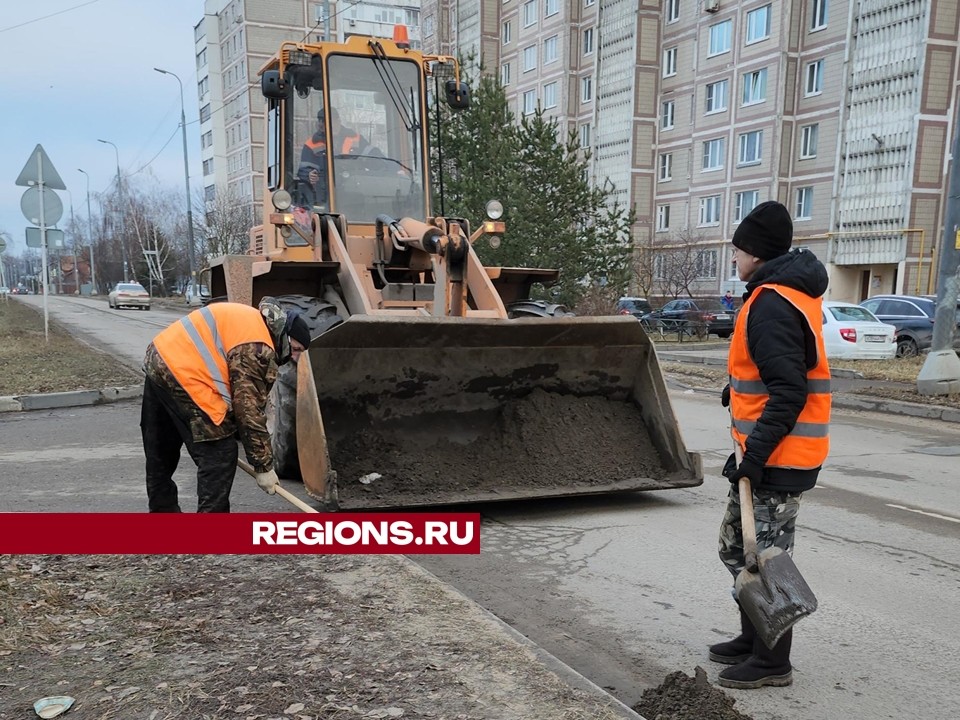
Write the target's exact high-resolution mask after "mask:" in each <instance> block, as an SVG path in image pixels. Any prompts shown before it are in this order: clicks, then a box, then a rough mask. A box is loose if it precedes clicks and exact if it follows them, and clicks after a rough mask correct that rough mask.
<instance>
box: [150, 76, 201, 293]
mask: <svg viewBox="0 0 960 720" xmlns="http://www.w3.org/2000/svg"><path fill="white" fill-rule="evenodd" d="M154 70H156V71H157V72H158V73H161V74H163V75H172V76H173V77H174V78H176V80H177V84H178V85H179V86H180V129H181V131H182V134H183V179H184V182H185V183H186V186H187V243H188V245H189V247H188V255H187V257H188V261H189V265H190V284H191V285H193V284H194V283H195V282H196V278H195V277H194V272H195V270H194V267H195V266H194V257H193V252H194V250H193V210H192V205H193V203H192V202H191V200H190V163H189V161H188V160H187V114H186V112H185V111H184V106H183V83H182V82H181V81H180V76H179V75H177V74H176V73H174V72H170V71H169V70H162V69H160V68H157V67H155V68H154Z"/></svg>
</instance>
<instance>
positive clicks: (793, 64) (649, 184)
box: [423, 0, 958, 300]
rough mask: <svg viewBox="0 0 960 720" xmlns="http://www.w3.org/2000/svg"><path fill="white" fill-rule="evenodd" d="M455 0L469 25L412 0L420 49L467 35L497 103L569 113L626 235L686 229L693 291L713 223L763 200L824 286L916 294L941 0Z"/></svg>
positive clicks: (941, 100) (929, 242) (435, 2)
mask: <svg viewBox="0 0 960 720" xmlns="http://www.w3.org/2000/svg"><path fill="white" fill-rule="evenodd" d="M470 2H472V3H474V4H475V5H476V7H474V6H473V5H471V6H470V9H469V19H472V20H471V21H472V22H473V23H474V25H476V24H477V23H479V26H478V27H472V26H471V27H465V25H468V24H469V23H468V14H467V12H465V11H464V8H465V7H466V5H465V3H464V2H462V0H461V2H459V3H457V2H455V1H454V2H451V1H450V0H425V2H424V9H423V14H424V24H425V32H424V44H425V47H426V48H427V49H428V50H441V51H444V52H455V51H456V48H457V47H459V51H460V52H461V54H466V53H469V52H471V51H472V52H474V53H476V54H477V55H479V56H481V59H482V62H483V66H484V68H485V69H486V70H487V71H490V72H492V71H494V70H495V69H497V70H499V72H500V77H501V80H502V82H503V84H504V85H505V86H506V90H507V94H508V99H509V101H510V103H511V104H512V109H513V110H514V112H515V113H517V114H518V115H519V114H523V113H525V112H531V111H532V110H533V109H534V108H535V107H536V105H537V103H538V102H539V103H540V104H541V105H542V106H543V107H544V108H545V109H546V110H547V112H548V114H551V115H554V116H556V117H557V118H558V119H560V120H561V122H562V123H566V124H567V125H568V126H569V127H576V128H578V130H579V132H580V137H581V140H582V144H583V145H584V146H586V147H589V148H590V149H591V152H592V156H593V160H592V171H593V174H594V177H595V180H596V181H598V182H602V181H603V180H605V179H609V180H610V181H611V182H612V183H614V185H615V187H616V189H617V195H618V198H619V199H621V201H624V202H626V203H628V204H630V205H632V206H633V207H634V208H635V210H636V213H637V225H636V227H635V233H634V236H635V239H636V242H637V245H638V246H639V247H641V248H646V249H648V250H649V251H650V252H651V253H653V254H654V255H656V254H657V253H658V252H661V253H665V252H668V249H669V248H670V247H671V246H677V245H682V244H690V243H694V244H697V245H699V246H702V250H701V251H700V253H699V262H698V267H699V271H700V274H701V276H702V277H701V278H700V280H698V281H697V283H696V287H694V288H693V289H694V290H695V291H698V292H704V293H708V292H718V291H720V290H721V289H722V288H725V287H727V286H729V285H730V277H731V274H732V269H731V265H730V258H731V253H730V248H729V242H728V240H729V238H730V237H731V236H732V234H733V231H734V230H735V228H736V226H737V224H738V223H739V222H740V220H741V219H742V218H743V217H744V216H745V215H746V214H747V213H748V212H749V211H750V209H751V208H753V207H754V206H755V205H757V204H758V203H760V202H763V201H764V200H770V199H775V200H779V201H781V202H783V203H784V204H785V205H787V207H788V208H789V209H790V211H791V214H792V215H793V217H794V233H795V238H796V240H795V244H796V245H803V246H805V247H808V248H810V249H811V250H813V251H814V252H816V253H817V255H818V256H819V257H821V259H823V260H824V261H825V262H826V263H827V266H828V269H829V271H830V276H831V285H830V290H829V291H828V292H829V297H831V298H832V299H838V300H860V299H863V298H865V297H868V296H869V295H871V294H876V293H879V292H915V293H926V292H935V290H936V288H935V260H936V257H935V252H936V248H938V247H939V244H940V242H941V235H942V222H943V214H944V203H945V185H946V182H945V180H946V177H947V170H948V168H947V163H948V148H949V145H950V142H949V140H950V138H951V137H952V133H953V131H954V120H953V118H954V116H955V113H956V98H957V78H958V72H957V70H958V67H957V65H958V54H957V34H958V33H957V29H958V24H957V23H958V8H957V5H958V3H957V0H932V1H930V2H927V1H925V0H904V1H900V0H897V1H894V0H865V1H864V2H859V3H852V2H851V1H850V0H749V1H747V2H738V3H735V2H732V1H731V0H664V2H663V3H660V2H653V1H652V0H639V1H637V0H634V1H633V2H627V0H563V1H561V0H528V1H527V2H524V1H523V0H505V1H504V2H501V1H500V0H470ZM458 5H459V7H460V10H461V17H460V21H459V23H458V22H457V17H456V8H457V6H458ZM434 23H435V26H434ZM428 26H429V28H430V31H431V32H429V33H428V32H427V31H426V28H427V27H428ZM494 26H498V27H499V34H500V37H499V38H498V40H499V42H490V41H489V40H488V37H489V35H490V29H491V28H492V27H494ZM434 30H435V32H434ZM444 32H445V34H444ZM458 36H459V37H460V38H461V39H462V41H461V43H460V44H459V46H458V45H457V43H456V37H458ZM464 40H469V42H470V43H472V44H469V45H465V44H464V42H463V41H464ZM444 43H446V44H444ZM554 43H556V46H558V47H559V48H560V49H559V50H558V51H557V52H556V55H554V50H553V47H554ZM546 57H550V58H551V61H550V62H546V61H545V59H544V58H546ZM554 58H555V59H554ZM554 68H556V71H554ZM553 83H556V84H557V89H556V90H553V89H549V88H550V86H551V85H552V84H553ZM555 99H556V104H554V100H555ZM654 267H655V268H656V267H657V265H656V264H655V265H654Z"/></svg>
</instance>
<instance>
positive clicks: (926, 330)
mask: <svg viewBox="0 0 960 720" xmlns="http://www.w3.org/2000/svg"><path fill="white" fill-rule="evenodd" d="M860 305H861V307H865V308H866V309H867V310H869V311H870V312H872V313H873V314H874V315H876V317H877V319H878V320H880V321H881V322H885V323H888V324H889V325H893V326H894V327H895V328H896V329H897V332H896V337H897V357H913V356H915V355H918V354H919V353H921V352H923V351H924V350H929V349H930V346H931V345H932V344H933V320H934V317H935V316H936V312H937V299H936V298H935V297H931V296H926V297H924V296H920V295H874V296H873V297H872V298H868V299H867V300H864V301H863V302H862V303H860ZM957 321H958V322H957V328H958V330H960V308H958V312H957ZM953 347H954V349H958V348H960V333H958V334H957V335H955V336H954V339H953Z"/></svg>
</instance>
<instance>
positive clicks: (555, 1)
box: [543, 0, 560, 17]
mask: <svg viewBox="0 0 960 720" xmlns="http://www.w3.org/2000/svg"><path fill="white" fill-rule="evenodd" d="M558 12H560V0H544V3H543V16H544V17H550V16H551V15H556V14H557V13H558Z"/></svg>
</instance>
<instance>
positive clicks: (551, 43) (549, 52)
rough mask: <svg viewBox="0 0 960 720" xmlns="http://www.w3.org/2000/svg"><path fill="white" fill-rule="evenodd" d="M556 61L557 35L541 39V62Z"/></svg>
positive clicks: (545, 63)
mask: <svg viewBox="0 0 960 720" xmlns="http://www.w3.org/2000/svg"><path fill="white" fill-rule="evenodd" d="M556 61H557V36H556V35H553V36H551V37H548V38H547V39H546V40H544V41H543V64H544V65H547V64H548V63H552V62H556Z"/></svg>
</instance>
